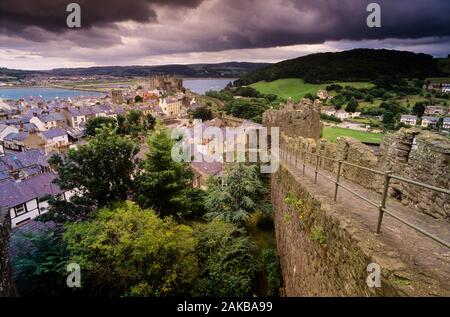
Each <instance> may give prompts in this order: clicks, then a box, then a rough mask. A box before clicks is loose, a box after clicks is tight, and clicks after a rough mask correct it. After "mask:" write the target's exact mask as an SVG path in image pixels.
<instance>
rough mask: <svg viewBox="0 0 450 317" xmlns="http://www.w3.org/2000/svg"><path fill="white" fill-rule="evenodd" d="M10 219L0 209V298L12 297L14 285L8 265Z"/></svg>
mask: <svg viewBox="0 0 450 317" xmlns="http://www.w3.org/2000/svg"><path fill="white" fill-rule="evenodd" d="M10 232H11V219H10V216H9V211H8V209H6V208H0V297H5V296H13V295H14V283H13V281H12V277H11V268H10V264H9V238H10Z"/></svg>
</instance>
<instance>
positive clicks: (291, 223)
mask: <svg viewBox="0 0 450 317" xmlns="http://www.w3.org/2000/svg"><path fill="white" fill-rule="evenodd" d="M271 195H272V197H271V198H272V204H273V208H274V209H273V217H274V222H275V229H276V241H277V250H278V255H279V257H280V264H281V268H282V274H283V280H284V287H283V293H284V295H286V296H430V294H434V295H440V296H448V295H450V293H449V288H448V285H447V286H445V285H442V284H440V283H439V282H437V280H434V279H433V277H431V276H428V275H427V274H425V273H424V272H422V271H421V270H419V269H417V268H416V267H415V266H414V265H412V264H408V263H407V262H404V261H403V260H402V258H401V257H400V256H398V254H397V251H398V250H396V249H395V248H393V247H392V246H389V245H388V244H386V243H385V242H383V241H380V239H378V238H377V236H376V235H374V234H373V232H372V230H367V227H365V226H364V225H363V224H362V223H361V222H360V221H358V220H356V219H355V218H353V217H350V216H349V214H348V213H347V212H346V211H347V210H346V209H345V207H343V206H340V205H339V204H334V203H333V200H332V199H331V198H328V197H325V196H324V195H323V194H322V193H321V191H320V188H319V187H317V186H314V184H313V183H312V181H308V180H305V179H301V180H300V179H299V178H298V176H296V175H294V174H293V173H292V172H291V171H290V170H289V169H288V168H286V166H285V165H283V164H282V165H281V166H280V168H279V169H278V171H277V172H276V173H275V174H272V192H271ZM289 196H290V197H293V196H294V197H298V198H300V199H301V202H302V203H301V204H299V205H294V204H292V203H289V201H288V200H287V197H289ZM317 228H320V231H317ZM314 232H316V233H314ZM317 232H318V233H317ZM318 237H320V240H319V239H318ZM373 262H376V263H378V264H379V265H380V266H381V267H382V270H381V287H380V288H375V287H374V288H370V287H368V285H367V283H366V279H367V276H368V273H367V266H368V265H369V264H370V263H373ZM402 276H408V283H403V282H402V281H403V280H402Z"/></svg>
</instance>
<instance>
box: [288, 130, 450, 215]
mask: <svg viewBox="0 0 450 317" xmlns="http://www.w3.org/2000/svg"><path fill="white" fill-rule="evenodd" d="M281 142H284V143H285V144H287V145H288V146H289V147H290V149H291V152H292V151H294V153H297V154H296V155H297V156H298V159H302V158H303V152H304V151H305V149H308V152H312V153H317V152H318V151H319V153H320V154H321V155H323V156H328V157H333V158H335V159H338V160H344V161H347V162H349V163H353V164H356V165H360V166H364V167H368V168H372V169H376V170H381V171H388V170H390V171H392V172H393V174H395V175H399V176H402V177H405V178H408V179H412V180H416V181H419V182H423V183H426V184H428V185H432V186H436V187H440V188H450V140H448V139H447V138H445V137H443V136H439V135H437V134H435V133H431V132H429V131H423V130H418V129H401V130H400V131H398V132H396V133H392V134H388V135H386V137H385V139H384V142H383V143H382V144H381V147H380V154H379V155H376V154H374V152H373V150H372V149H371V148H370V147H368V146H366V145H364V144H362V143H361V142H359V141H357V140H355V139H352V138H348V137H339V138H338V140H337V142H336V143H331V142H329V141H327V140H325V139H319V140H317V141H316V140H314V139H311V138H304V137H299V136H297V137H291V136H288V135H286V134H283V135H282V140H281ZM306 160H307V162H309V163H311V164H313V165H314V164H316V157H315V156H311V155H310V156H308V157H306ZM319 166H320V167H322V168H324V169H326V170H329V171H332V172H334V173H337V167H338V164H337V163H336V162H333V161H330V160H326V159H320V160H319ZM341 173H342V174H341V175H342V176H343V177H345V178H346V179H348V180H351V181H352V182H354V183H357V184H358V185H361V186H363V187H365V188H368V189H371V190H374V191H376V192H379V193H381V192H382V189H383V180H384V178H383V175H378V174H375V173H372V172H370V171H365V170H361V169H358V168H355V167H352V166H348V165H342V170H341ZM390 184H391V185H390V191H389V194H390V196H391V197H395V198H397V199H399V200H400V201H401V202H402V203H403V204H404V205H405V206H409V207H412V208H415V209H417V210H418V211H421V212H423V213H426V214H428V215H430V216H432V217H434V218H439V219H445V220H447V221H450V197H449V195H446V194H440V193H436V192H434V191H432V190H428V189H425V188H422V187H418V186H415V185H411V184H407V183H404V182H400V181H397V180H394V179H391V182H390Z"/></svg>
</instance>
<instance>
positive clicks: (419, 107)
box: [412, 102, 425, 117]
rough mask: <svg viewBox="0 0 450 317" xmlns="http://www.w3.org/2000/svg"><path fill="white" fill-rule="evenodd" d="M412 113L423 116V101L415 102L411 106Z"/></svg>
mask: <svg viewBox="0 0 450 317" xmlns="http://www.w3.org/2000/svg"><path fill="white" fill-rule="evenodd" d="M412 113H413V114H415V115H416V116H418V117H421V116H423V114H424V113H425V105H424V103H423V102H416V104H415V105H414V107H413V108H412Z"/></svg>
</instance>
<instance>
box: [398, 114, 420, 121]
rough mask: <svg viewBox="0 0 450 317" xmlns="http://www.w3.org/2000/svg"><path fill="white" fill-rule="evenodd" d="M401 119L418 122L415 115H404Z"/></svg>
mask: <svg viewBox="0 0 450 317" xmlns="http://www.w3.org/2000/svg"><path fill="white" fill-rule="evenodd" d="M401 119H407V120H417V116H413V115H410V114H402V116H401Z"/></svg>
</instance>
